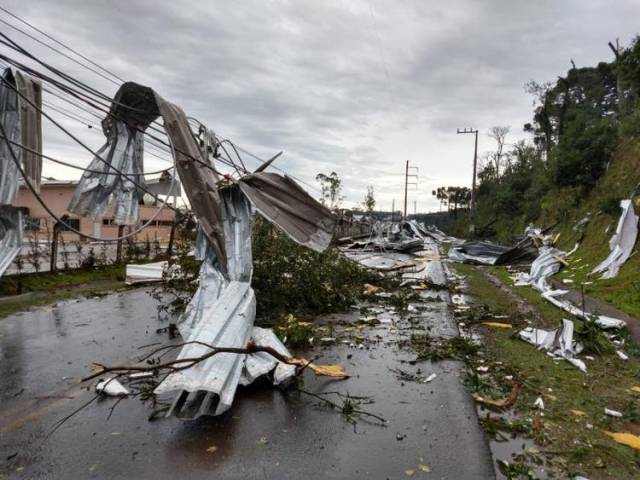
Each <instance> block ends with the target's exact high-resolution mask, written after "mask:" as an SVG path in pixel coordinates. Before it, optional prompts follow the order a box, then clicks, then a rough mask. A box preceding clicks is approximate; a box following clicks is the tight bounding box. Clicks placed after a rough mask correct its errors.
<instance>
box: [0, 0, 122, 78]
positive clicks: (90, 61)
mask: <svg viewBox="0 0 640 480" xmlns="http://www.w3.org/2000/svg"><path fill="white" fill-rule="evenodd" d="M0 10H2V11H3V12H4V13H6V14H7V15H9V16H11V17H13V18H15V19H16V20H18V21H19V22H20V23H22V24H24V25H27V26H28V27H30V28H32V29H33V30H35V31H36V32H38V33H40V34H41V35H44V36H45V37H47V38H48V39H49V40H51V41H53V42H55V43H57V44H58V45H60V46H61V47H64V48H66V49H67V50H69V51H70V52H73V53H74V54H76V55H77V56H79V57H80V58H82V59H83V60H86V61H87V62H89V63H90V64H91V65H93V66H95V67H97V68H99V69H100V70H102V71H103V72H105V73H108V74H109V75H111V76H112V77H114V78H116V79H117V80H120V81H121V82H122V83H124V82H125V80H123V79H122V78H121V77H119V76H118V75H116V74H115V73H113V72H112V71H110V70H107V69H106V68H104V67H102V66H101V65H99V64H97V63H96V62H94V61H93V60H91V59H90V58H87V57H85V56H84V55H82V54H81V53H80V52H78V51H77V50H74V49H73V48H71V47H69V46H68V45H65V44H64V43H62V42H61V41H60V40H58V39H56V38H54V37H52V36H51V35H49V34H48V33H46V32H43V31H42V30H40V29H39V28H38V27H36V26H34V25H32V24H31V23H29V22H27V21H26V20H24V19H23V18H21V17H19V16H18V15H16V14H14V13H12V12H10V11H9V10H7V9H6V8H4V7H2V6H0Z"/></svg>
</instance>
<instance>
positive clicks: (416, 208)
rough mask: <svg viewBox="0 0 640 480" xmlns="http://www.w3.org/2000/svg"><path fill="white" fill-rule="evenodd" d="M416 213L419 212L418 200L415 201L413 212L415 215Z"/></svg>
mask: <svg viewBox="0 0 640 480" xmlns="http://www.w3.org/2000/svg"><path fill="white" fill-rule="evenodd" d="M416 213H418V201H417V200H414V201H413V214H414V215H415V214H416Z"/></svg>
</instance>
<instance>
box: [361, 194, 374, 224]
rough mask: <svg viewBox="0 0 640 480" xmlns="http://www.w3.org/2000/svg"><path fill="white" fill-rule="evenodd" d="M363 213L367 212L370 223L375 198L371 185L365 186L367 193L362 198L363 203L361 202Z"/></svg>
mask: <svg viewBox="0 0 640 480" xmlns="http://www.w3.org/2000/svg"><path fill="white" fill-rule="evenodd" d="M362 206H363V207H364V211H365V212H367V216H368V217H369V220H370V221H373V209H374V208H375V207H376V198H375V196H374V192H373V185H368V186H367V193H366V195H365V196H364V202H362Z"/></svg>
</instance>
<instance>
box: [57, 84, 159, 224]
mask: <svg viewBox="0 0 640 480" xmlns="http://www.w3.org/2000/svg"><path fill="white" fill-rule="evenodd" d="M130 85H131V84H129V83H125V84H124V85H123V87H121V88H120V89H119V90H118V92H117V93H116V95H115V97H114V101H113V104H112V106H111V109H110V111H109V114H108V115H107V117H106V118H105V119H104V120H103V121H102V131H103V132H104V135H105V137H107V141H106V143H105V144H104V145H103V146H102V147H101V148H100V149H99V150H98V151H97V152H96V153H97V156H96V157H94V158H93V160H92V161H91V163H90V164H89V170H91V171H85V172H84V173H83V174H82V177H80V181H79V182H78V186H77V187H76V191H75V193H74V195H73V198H72V199H71V202H70V203H69V207H68V208H67V210H69V211H70V212H73V213H75V214H77V215H81V216H88V217H92V218H94V219H98V218H102V217H104V216H105V215H106V214H107V212H108V211H109V209H110V208H111V207H112V205H113V222H114V223H116V224H118V225H135V224H136V223H137V222H138V219H139V217H140V208H139V205H140V200H141V199H142V196H143V195H144V192H143V191H142V190H141V189H140V188H138V186H136V185H135V184H134V183H133V182H132V180H131V179H134V180H135V182H136V183H138V184H139V185H142V186H144V177H143V175H142V173H143V171H144V165H143V156H144V129H145V128H147V127H148V126H149V125H150V124H151V122H152V121H153V120H154V118H155V117H153V116H152V115H150V114H147V115H143V114H142V113H141V111H137V110H134V108H135V106H134V105H132V104H131V102H132V98H133V97H134V96H133V95H132V94H131V93H132V92H131V90H130V88H134V87H130ZM133 85H135V84H133ZM105 162H106V163H105ZM112 167H113V168H112ZM114 168H115V169H117V170H119V171H121V172H122V173H124V174H126V175H127V177H128V178H127V177H124V176H122V175H120V174H117V172H116V170H115V169H114ZM97 172H100V173H97Z"/></svg>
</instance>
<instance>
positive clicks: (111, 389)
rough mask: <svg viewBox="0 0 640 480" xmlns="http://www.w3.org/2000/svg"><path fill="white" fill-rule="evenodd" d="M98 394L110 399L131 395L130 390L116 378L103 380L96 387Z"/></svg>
mask: <svg viewBox="0 0 640 480" xmlns="http://www.w3.org/2000/svg"><path fill="white" fill-rule="evenodd" d="M96 393H101V394H103V395H108V396H110V397H124V396H126V395H129V390H127V388H126V387H125V386H124V385H122V384H121V383H120V382H119V381H118V380H117V379H116V377H109V378H103V379H101V380H100V381H99V382H98V383H97V385H96Z"/></svg>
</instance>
